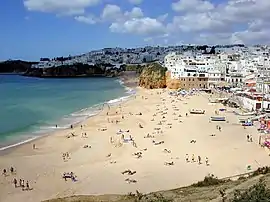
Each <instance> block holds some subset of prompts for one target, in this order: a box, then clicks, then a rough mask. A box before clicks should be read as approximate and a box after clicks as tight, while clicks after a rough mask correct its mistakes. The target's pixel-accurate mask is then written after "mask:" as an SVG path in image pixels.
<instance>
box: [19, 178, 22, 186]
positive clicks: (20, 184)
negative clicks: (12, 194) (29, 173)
mask: <svg viewBox="0 0 270 202" xmlns="http://www.w3.org/2000/svg"><path fill="white" fill-rule="evenodd" d="M19 186H20V187H21V186H22V179H20V180H19Z"/></svg>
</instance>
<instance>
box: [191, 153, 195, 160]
mask: <svg viewBox="0 0 270 202" xmlns="http://www.w3.org/2000/svg"><path fill="white" fill-rule="evenodd" d="M191 160H192V162H195V155H194V154H192V159H191Z"/></svg>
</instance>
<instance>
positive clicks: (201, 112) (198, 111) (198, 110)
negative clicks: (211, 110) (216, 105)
mask: <svg viewBox="0 0 270 202" xmlns="http://www.w3.org/2000/svg"><path fill="white" fill-rule="evenodd" d="M204 112H205V110H202V109H192V110H190V111H189V113H191V114H204Z"/></svg>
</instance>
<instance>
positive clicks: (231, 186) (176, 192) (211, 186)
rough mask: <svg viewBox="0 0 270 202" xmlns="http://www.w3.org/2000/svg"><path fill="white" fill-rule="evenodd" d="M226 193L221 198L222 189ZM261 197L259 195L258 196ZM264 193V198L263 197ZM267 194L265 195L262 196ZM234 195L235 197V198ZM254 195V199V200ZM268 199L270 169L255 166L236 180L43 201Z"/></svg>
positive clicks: (207, 180)
mask: <svg viewBox="0 0 270 202" xmlns="http://www.w3.org/2000/svg"><path fill="white" fill-rule="evenodd" d="M222 192H224V193H225V196H224V197H223V199H222V196H221V193H222ZM260 197H261V198H260ZM262 197H264V198H262ZM265 197H266V198H265ZM236 198H237V199H236ZM253 198H254V200H253ZM101 201H102V202H109V201H113V202H137V201H141V202H169V201H175V202H205V201H212V202H222V201H228V202H229V201H233V202H248V201H264V202H270V170H269V168H266V170H263V171H262V170H260V169H258V170H257V171H255V172H254V173H253V174H251V176H250V177H239V179H238V180H234V181H231V180H218V179H216V178H213V177H206V178H205V179H204V181H200V182H198V183H196V184H194V185H191V186H189V187H183V188H178V189H173V190H167V191H160V192H155V193H150V194H142V193H140V192H138V191H137V193H134V194H132V193H129V194H127V195H102V196H72V197H67V198H62V199H52V200H47V201H44V202H101Z"/></svg>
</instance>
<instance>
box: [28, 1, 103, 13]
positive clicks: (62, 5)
mask: <svg viewBox="0 0 270 202" xmlns="http://www.w3.org/2000/svg"><path fill="white" fill-rule="evenodd" d="M99 2H100V0H24V2H23V3H24V6H25V7H26V8H27V9H28V10H29V11H41V12H50V13H56V14H60V15H64V14H68V15H78V14H83V13H84V12H85V8H87V7H90V6H94V5H96V4H98V3H99Z"/></svg>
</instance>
